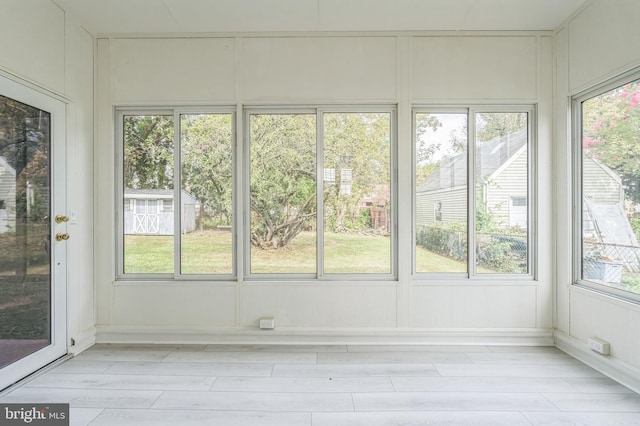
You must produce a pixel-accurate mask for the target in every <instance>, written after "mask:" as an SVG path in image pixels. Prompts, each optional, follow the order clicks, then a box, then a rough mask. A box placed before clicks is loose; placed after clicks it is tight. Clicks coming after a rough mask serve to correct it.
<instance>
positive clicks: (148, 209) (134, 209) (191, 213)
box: [124, 188, 199, 235]
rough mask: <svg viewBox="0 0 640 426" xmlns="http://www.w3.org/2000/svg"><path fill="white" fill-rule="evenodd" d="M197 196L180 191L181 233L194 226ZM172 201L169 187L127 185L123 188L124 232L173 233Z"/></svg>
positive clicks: (197, 205) (197, 204) (144, 233)
mask: <svg viewBox="0 0 640 426" xmlns="http://www.w3.org/2000/svg"><path fill="white" fill-rule="evenodd" d="M198 209H199V203H198V200H197V199H196V198H195V197H194V196H193V195H191V194H189V193H188V192H186V191H182V193H181V207H180V212H181V221H182V233H183V234H186V233H189V232H193V231H195V230H196V213H197V211H198ZM173 229H174V203H173V190H171V189H130V188H127V189H125V191H124V233H125V234H127V235H130V234H140V235H173Z"/></svg>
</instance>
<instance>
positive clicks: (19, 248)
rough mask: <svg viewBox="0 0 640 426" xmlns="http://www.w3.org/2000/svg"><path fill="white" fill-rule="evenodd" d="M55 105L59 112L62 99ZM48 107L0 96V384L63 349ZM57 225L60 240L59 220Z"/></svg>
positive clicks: (60, 262)
mask: <svg viewBox="0 0 640 426" xmlns="http://www.w3.org/2000/svg"><path fill="white" fill-rule="evenodd" d="M0 83H7V82H6V81H0ZM9 86H10V87H14V86H13V85H11V84H9ZM3 88H4V87H3V86H2V84H0V90H1V89H3ZM5 89H6V88H5ZM9 91H10V90H9ZM0 93H7V90H2V92H0ZM16 94H18V95H20V94H21V93H20V91H18V92H16ZM42 96H43V95H42ZM55 103H56V104H60V105H62V110H61V112H62V113H63V112H64V105H63V104H61V103H60V102H58V101H56V102H55ZM50 111H51V110H49V111H47V110H44V109H41V108H40V107H35V106H32V105H30V104H29V103H25V102H22V101H20V100H16V99H14V98H13V97H9V96H4V95H0V389H2V388H4V387H6V386H8V385H10V384H12V383H13V382H15V381H16V380H19V379H20V378H22V377H25V376H26V375H28V374H30V373H31V372H33V371H35V370H36V369H38V368H40V367H42V366H44V365H46V364H47V363H48V362H51V361H53V360H54V359H56V358H57V357H59V356H61V355H63V354H64V353H66V342H65V340H66V336H65V333H64V317H65V312H64V311H61V310H60V308H61V307H62V309H64V305H60V304H59V303H58V301H59V299H60V297H61V296H62V295H63V294H64V293H63V292H61V291H60V290H61V289H63V288H64V284H65V283H64V281H63V280H61V282H56V283H55V284H54V277H55V278H56V280H57V277H58V275H57V274H58V272H59V271H60V270H61V268H64V267H65V266H64V259H63V257H59V256H53V253H52V252H53V251H54V250H58V249H59V248H60V247H57V246H56V243H55V241H54V242H52V241H51V240H52V223H54V222H52V216H53V214H52V200H53V198H54V193H53V192H52V185H53V182H54V178H53V174H52V158H53V156H52V141H53V137H52V136H53V133H52V125H53V116H52V112H50ZM56 120H58V117H57V116H56ZM61 122H62V123H64V117H62V121H61ZM56 123H57V121H56ZM62 142H64V139H63V141H62ZM62 195H64V191H62ZM61 198H62V199H63V198H64V197H61ZM56 231H58V229H56ZM60 231H62V232H58V234H59V235H60V237H59V239H60V240H61V241H62V242H64V241H65V240H66V238H68V235H67V234H66V233H65V232H64V231H66V226H65V228H64V229H60ZM54 240H55V238H54ZM52 261H55V262H56V266H55V267H52ZM60 276H63V275H62V274H61V275H60ZM59 323H61V324H62V325H60V324H59ZM40 352H42V354H39V353H40Z"/></svg>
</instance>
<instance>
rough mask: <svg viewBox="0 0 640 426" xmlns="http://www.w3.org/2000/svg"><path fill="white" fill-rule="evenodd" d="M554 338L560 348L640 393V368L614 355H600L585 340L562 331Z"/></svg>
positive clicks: (555, 334)
mask: <svg viewBox="0 0 640 426" xmlns="http://www.w3.org/2000/svg"><path fill="white" fill-rule="evenodd" d="M554 340H555V345H556V347H557V348H558V349H560V350H562V351H564V352H566V353H567V354H569V355H571V356H572V357H574V358H576V359H577V360H579V361H582V362H584V363H585V364H587V365H588V366H590V367H592V368H594V369H595V370H598V371H599V372H601V373H602V374H604V375H606V376H608V377H611V378H612V379H613V380H615V381H617V382H619V383H620V384H622V385H624V386H626V387H628V388H629V389H631V390H632V391H634V392H637V393H640V369H638V368H635V367H633V366H632V365H629V364H627V363H626V362H624V361H621V360H620V359H617V358H615V357H613V356H605V355H600V354H598V353H596V352H594V351H592V350H591V349H589V347H588V346H587V344H586V343H585V342H582V341H580V340H578V339H576V338H575V337H572V336H569V335H567V334H565V333H563V332H561V331H556V332H555V333H554Z"/></svg>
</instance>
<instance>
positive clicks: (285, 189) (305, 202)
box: [249, 114, 316, 249]
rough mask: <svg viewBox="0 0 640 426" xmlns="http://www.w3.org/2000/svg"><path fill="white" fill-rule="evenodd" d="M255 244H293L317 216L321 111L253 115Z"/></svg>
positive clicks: (262, 246)
mask: <svg viewBox="0 0 640 426" xmlns="http://www.w3.org/2000/svg"><path fill="white" fill-rule="evenodd" d="M250 151H251V152H250V156H251V160H250V191H249V197H250V205H251V229H250V238H251V243H252V244H253V245H255V246H258V247H261V248H263V249H266V248H273V249H278V248H282V247H285V246H286V245H288V244H289V243H290V242H291V241H292V240H293V239H294V238H295V237H296V235H298V234H299V233H300V232H301V231H302V230H304V229H306V228H309V227H312V226H313V221H314V219H315V216H316V116H315V114H296V115H293V114H254V115H251V119H250Z"/></svg>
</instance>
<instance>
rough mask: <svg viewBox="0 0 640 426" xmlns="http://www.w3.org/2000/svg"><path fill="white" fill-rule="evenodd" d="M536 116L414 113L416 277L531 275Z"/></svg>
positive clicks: (523, 112) (479, 111)
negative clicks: (433, 275)
mask: <svg viewBox="0 0 640 426" xmlns="http://www.w3.org/2000/svg"><path fill="white" fill-rule="evenodd" d="M531 116H532V109H531V108H527V107H524V108H517V107H515V108H514V107H505V108H499V107H492V108H491V109H486V110H485V109H484V108H480V107H475V108H443V109H426V108H425V109H424V110H420V109H416V112H415V114H414V128H415V199H414V221H415V222H414V224H415V272H416V273H418V274H426V273H439V274H443V273H446V274H449V275H450V276H456V275H457V276H468V277H479V276H483V275H498V274H500V275H505V274H508V275H509V276H514V275H521V276H530V275H531V274H532V273H531V271H532V267H531V254H530V244H531V238H530V235H531V233H530V226H531V223H532V220H531V217H530V213H529V212H530V206H529V204H530V203H528V202H527V200H528V199H530V198H531V192H532V185H531V181H532V179H531V173H532V167H531V160H530V158H531V157H530V151H531V149H532V144H531ZM468 141H470V142H468ZM470 188H472V190H470Z"/></svg>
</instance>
